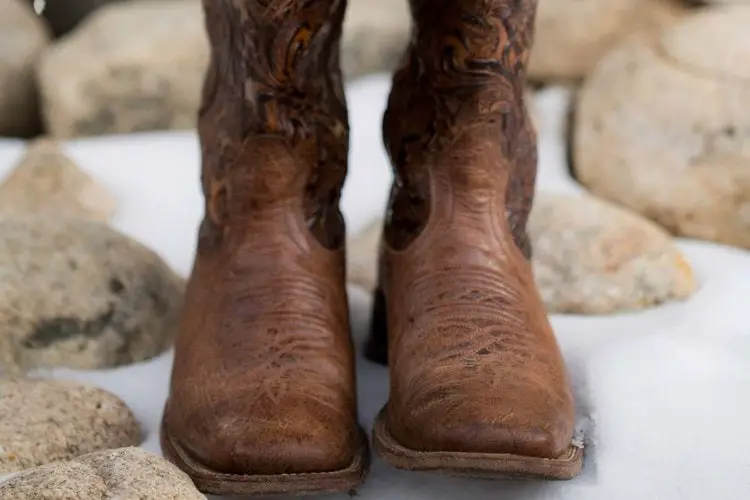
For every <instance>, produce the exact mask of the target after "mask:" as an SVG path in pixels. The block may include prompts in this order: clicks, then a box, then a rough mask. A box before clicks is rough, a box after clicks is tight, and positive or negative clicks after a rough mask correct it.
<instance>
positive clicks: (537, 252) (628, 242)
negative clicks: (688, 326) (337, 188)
mask: <svg viewBox="0 0 750 500" xmlns="http://www.w3.org/2000/svg"><path fill="white" fill-rule="evenodd" d="M381 231H382V221H376V222H374V223H373V224H372V225H371V226H369V227H368V228H367V229H365V230H364V231H362V232H361V233H360V234H358V235H355V236H354V237H353V238H352V239H351V241H350V242H349V247H348V251H347V259H348V262H347V279H348V281H349V283H351V284H354V285H358V286H360V287H363V288H365V289H369V290H372V289H373V288H374V287H375V286H376V280H377V276H376V266H377V252H378V244H379V242H380V234H381ZM528 233H529V238H530V240H531V244H532V248H533V249H534V256H533V261H532V264H533V267H534V274H535V279H536V283H537V287H538V288H539V291H540V293H541V295H542V298H543V300H544V303H545V305H546V308H547V310H548V312H550V313H576V314H591V315H593V314H609V313H615V312H621V311H632V310H639V309H644V308H647V307H650V306H653V305H656V304H659V303H662V302H666V301H669V300H681V299H684V298H686V297H688V296H689V295H691V294H692V293H693V292H694V291H695V289H696V286H697V285H696V282H695V278H694V276H693V273H692V269H691V268H690V265H689V264H688V263H687V262H686V260H685V258H684V257H683V256H682V254H681V253H680V252H679V251H678V249H677V247H676V246H675V244H674V242H673V241H672V238H671V237H670V236H669V234H667V233H666V232H665V231H664V230H663V229H661V228H660V227H658V226H656V225H655V224H653V223H651V222H649V221H647V220H645V219H643V218H641V217H639V216H637V215H635V214H633V213H631V212H628V211H627V210H624V209H621V208H618V207H616V206H614V205H612V204H609V203H606V202H604V201H601V200H598V199H596V198H593V197H591V196H580V195H561V194H553V193H545V192H540V193H537V195H536V199H535V202H534V209H533V210H532V213H531V216H530V218H529V225H528Z"/></svg>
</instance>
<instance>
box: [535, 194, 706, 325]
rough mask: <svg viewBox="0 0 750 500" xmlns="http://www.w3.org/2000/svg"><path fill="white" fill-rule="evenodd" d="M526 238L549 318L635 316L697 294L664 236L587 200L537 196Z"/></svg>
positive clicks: (644, 222)
mask: <svg viewBox="0 0 750 500" xmlns="http://www.w3.org/2000/svg"><path fill="white" fill-rule="evenodd" d="M528 233H529V239H530V241H531V242H532V248H533V266H534V276H535V279H536V283H537V287H538V288H539V292H540V293H541V295H542V299H543V300H544V303H545V305H546V306H547V310H548V312H551V313H573V314H589V315H591V314H611V313H617V312H623V311H637V310H641V309H646V308H648V307H652V306H655V305H658V304H661V303H663V302H667V301H671V300H682V299H685V298H687V297H689V296H690V295H692V293H693V292H694V291H695V290H696V288H697V285H696V281H695V277H694V276H693V273H692V270H691V267H690V265H689V264H688V263H687V261H686V260H685V258H684V257H683V255H682V254H681V252H680V251H679V250H678V248H677V246H676V245H675V243H674V241H673V240H672V237H671V236H670V235H669V234H668V233H667V232H666V231H664V230H663V229H662V228H660V227H659V226H657V225H656V224H653V223H651V222H650V221H647V220H645V219H643V218H642V217H639V216H638V215H636V214H634V213H632V212H630V211H628V210H625V209H622V208H620V207H617V206H615V205H613V204H611V203H607V202H605V201H602V200H599V199H596V198H594V197H592V196H587V195H562V194H552V193H543V194H540V196H537V198H536V201H535V202H534V208H533V210H532V213H531V216H530V217H529V223H528Z"/></svg>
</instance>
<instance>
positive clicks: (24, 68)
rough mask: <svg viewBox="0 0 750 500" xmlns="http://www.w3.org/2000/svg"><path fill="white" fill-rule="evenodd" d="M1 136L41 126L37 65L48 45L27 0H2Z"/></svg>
mask: <svg viewBox="0 0 750 500" xmlns="http://www.w3.org/2000/svg"><path fill="white" fill-rule="evenodd" d="M0 12H2V15H0V34H1V35H0V136H21V137H27V136H31V135H33V134H35V133H36V132H37V131H38V129H39V112H38V103H37V92H36V85H35V82H34V65H35V64H36V62H37V59H38V58H39V57H40V55H41V53H42V50H43V49H44V47H46V46H47V43H48V41H49V33H48V32H47V29H46V27H45V26H44V23H43V22H42V21H41V20H40V19H39V18H37V16H36V15H35V14H34V11H33V10H32V9H31V7H30V6H29V5H27V4H26V2H25V1H24V0H0Z"/></svg>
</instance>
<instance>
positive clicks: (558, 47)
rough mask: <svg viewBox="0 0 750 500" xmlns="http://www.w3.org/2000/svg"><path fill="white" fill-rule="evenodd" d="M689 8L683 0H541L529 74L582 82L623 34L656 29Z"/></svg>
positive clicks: (673, 19) (683, 14)
mask: <svg viewBox="0 0 750 500" xmlns="http://www.w3.org/2000/svg"><path fill="white" fill-rule="evenodd" d="M688 12H689V7H688V5H687V3H686V2H683V1H681V0H606V1H587V2H582V1H580V0H554V1H542V2H539V5H538V7H537V17H536V30H535V38H534V47H533V49H532V52H531V57H530V60H529V77H530V78H531V79H532V80H538V81H567V80H579V79H581V78H583V77H584V76H586V75H587V74H588V73H589V71H590V70H591V69H592V68H593V67H594V65H595V64H596V63H597V61H599V59H601V58H602V57H603V56H604V55H605V54H606V53H607V52H609V50H611V49H612V48H613V47H614V46H615V45H616V44H617V43H618V42H620V41H621V40H622V39H624V38H625V37H627V36H629V35H631V34H632V33H635V32H641V33H647V34H649V35H652V34H654V33H658V32H660V31H661V30H662V29H664V28H665V27H668V26H670V25H672V24H673V23H675V22H676V21H677V20H678V19H681V18H683V17H684V16H685V15H686V14H687V13H688Z"/></svg>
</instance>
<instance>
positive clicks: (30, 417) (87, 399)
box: [0, 378, 141, 498]
mask: <svg viewBox="0 0 750 500" xmlns="http://www.w3.org/2000/svg"><path fill="white" fill-rule="evenodd" d="M140 442H141V431H140V428H139V427H138V423H137V422H136V420H135V417H134V416H133V414H132V412H131V411H130V409H128V407H127V406H126V405H125V403H123V402H122V401H120V399H119V398H118V397H117V396H115V395H113V394H110V393H108V392H107V391H104V390H102V389H98V388H96V387H91V386H88V385H84V384H78V383H74V382H64V381H58V380H42V379H33V380H32V379H18V378H12V379H7V378H0V473H2V474H5V473H8V472H13V471H19V470H23V469H28V468H30V467H36V466H38V465H43V464H47V463H50V462H56V461H59V460H69V459H71V458H75V457H77V456H79V455H83V454H86V453H90V452H93V451H99V450H106V449H110V448H120V447H123V446H132V445H138V444H140ZM0 498H6V497H2V496H0Z"/></svg>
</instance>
